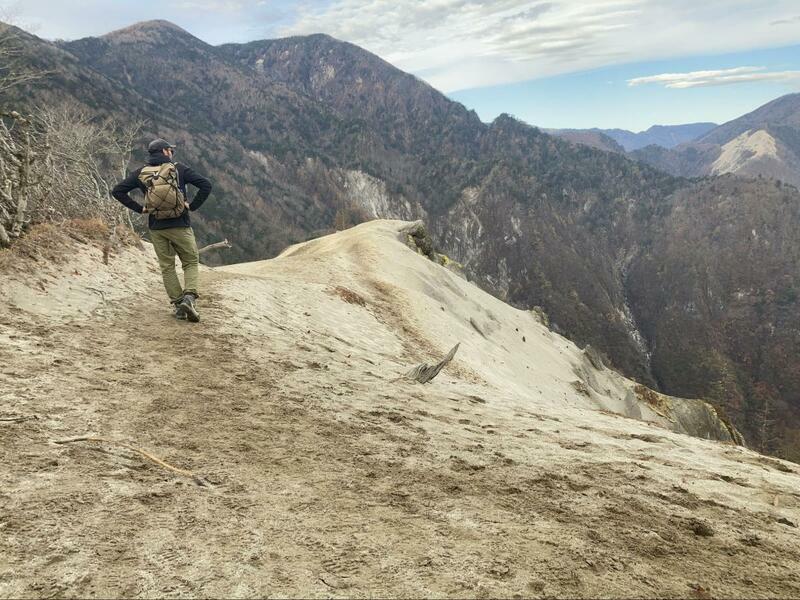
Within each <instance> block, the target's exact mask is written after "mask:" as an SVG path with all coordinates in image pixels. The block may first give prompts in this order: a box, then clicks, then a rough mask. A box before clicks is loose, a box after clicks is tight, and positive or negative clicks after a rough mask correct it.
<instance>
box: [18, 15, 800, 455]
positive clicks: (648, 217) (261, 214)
mask: <svg viewBox="0 0 800 600" xmlns="http://www.w3.org/2000/svg"><path fill="white" fill-rule="evenodd" d="M166 31H167V32H169V31H170V30H166ZM124 35H128V34H124ZM180 35H183V34H180ZM121 39H127V38H124V36H123V38H121ZM187 39H188V40H189V41H190V42H191V38H187ZM42 43H43V44H44V42H42ZM50 46H52V45H50ZM59 48H60V49H61V50H60V51H66V52H70V53H71V54H70V56H71V59H70V60H71V61H74V62H72V63H70V64H71V65H72V67H71V68H72V69H73V71H74V78H73V79H65V78H64V77H62V76H59V77H56V78H55V79H53V80H51V81H49V82H48V85H49V86H50V87H49V89H48V88H46V87H44V88H40V89H39V90H37V89H35V88H33V89H31V90H26V93H29V94H30V95H29V96H20V97H17V98H7V99H5V100H7V101H11V100H15V101H19V102H24V101H30V100H31V99H35V100H40V99H42V98H50V99H51V100H52V98H55V97H59V98H62V99H63V98H65V97H66V98H74V100H75V101H76V102H79V103H81V102H82V103H83V104H84V105H86V106H88V108H91V109H93V110H95V111H96V113H97V114H98V115H106V114H122V115H131V116H133V115H144V116H146V117H147V119H148V120H149V124H148V125H147V126H146V128H145V130H144V131H143V137H149V136H155V135H156V134H158V135H162V136H163V137H166V138H168V139H177V141H178V142H179V143H181V146H180V148H179V152H180V154H179V160H186V161H188V162H190V163H191V164H193V166H197V168H198V169H199V170H201V171H202V172H204V173H206V174H208V175H210V176H211V177H212V179H214V180H215V184H216V190H217V191H216V192H215V195H214V197H212V199H211V200H210V201H209V202H208V203H207V205H206V206H204V207H203V208H204V211H203V214H200V215H197V218H196V219H195V221H194V222H195V226H196V229H197V232H198V236H199V238H200V239H201V241H206V242H208V241H217V240H218V239H222V238H229V239H231V240H232V241H233V242H234V246H235V247H234V248H233V249H231V251H230V254H228V255H227V257H226V260H229V261H241V260H248V259H253V258H263V257H265V256H271V255H274V254H276V253H277V252H279V251H280V250H281V249H282V248H283V247H284V246H286V245H287V244H289V243H293V242H299V241H302V240H303V239H306V238H308V237H309V236H311V235H315V234H318V233H320V232H325V231H330V229H331V228H332V226H333V224H334V223H335V222H346V221H348V220H350V222H351V223H352V222H359V221H362V220H365V219H370V218H379V217H390V218H402V219H406V220H414V219H424V220H425V221H426V222H427V223H428V226H429V229H430V231H431V233H432V235H433V237H434V239H435V240H436V242H437V244H438V245H439V246H440V250H441V251H443V252H445V253H447V254H448V255H450V256H451V257H452V258H453V259H455V260H457V261H459V262H461V263H462V264H464V265H465V269H466V272H467V274H468V276H469V277H470V278H471V279H472V280H474V281H475V282H477V283H479V284H480V285H481V286H482V287H484V288H485V289H487V290H489V291H491V292H492V293H494V294H495V295H496V296H497V297H499V298H501V299H503V300H505V301H507V302H509V303H511V304H512V305H514V306H517V307H521V308H532V307H534V306H539V307H542V309H543V310H544V312H546V313H547V314H548V315H549V318H550V320H551V323H552V324H553V327H554V328H557V330H558V331H560V332H563V333H565V334H568V335H569V336H570V338H571V339H573V340H574V341H575V342H576V343H578V344H579V345H582V346H583V345H586V344H591V345H592V346H594V347H597V348H599V349H600V350H602V351H603V352H604V353H606V355H607V356H608V358H609V362H610V363H611V364H612V365H614V366H615V367H617V368H619V369H621V370H622V371H624V372H625V373H626V374H627V375H629V376H631V377H634V378H636V379H637V380H639V381H641V382H642V383H645V384H648V385H650V386H651V387H652V386H658V387H659V388H660V391H663V392H666V393H670V392H672V391H673V390H677V389H681V390H683V391H684V392H691V393H689V394H688V395H692V396H697V397H703V398H706V399H709V400H711V401H712V402H714V403H715V405H717V406H720V407H722V408H724V409H725V410H726V411H728V412H730V414H731V418H732V419H733V421H734V422H735V423H736V424H737V425H738V426H740V428H741V429H742V430H744V432H745V435H746V437H747V438H749V439H751V440H755V443H756V445H757V446H758V447H762V448H765V449H766V448H767V445H763V444H772V446H770V447H769V448H770V449H771V450H773V451H779V452H781V453H782V454H783V455H785V456H797V457H799V458H800V446H798V447H797V448H795V443H794V442H793V441H792V440H794V439H795V438H793V437H792V436H793V435H794V433H793V432H794V431H796V430H798V429H800V420H798V419H797V418H796V417H795V416H794V415H795V411H796V406H795V405H796V402H795V401H794V398H796V397H800V393H798V394H795V392H794V391H795V390H799V391H800V381H798V379H797V377H796V376H795V375H794V373H795V370H794V367H793V366H792V365H793V364H794V362H793V359H792V358H791V356H793V355H796V356H800V350H798V352H794V348H795V347H796V346H797V341H796V340H792V339H790V338H789V337H785V336H783V334H781V335H779V336H772V337H770V336H767V337H765V338H763V339H756V340H753V339H750V337H749V336H748V335H747V328H748V327H751V326H752V323H755V322H758V323H761V321H762V320H763V319H764V316H763V315H765V314H766V315H770V318H774V319H775V322H780V323H782V324H784V326H785V327H786V328H787V330H788V331H791V330H792V329H793V328H794V327H795V323H794V321H793V320H792V319H793V318H796V314H795V317H792V316H791V315H792V314H793V313H792V310H794V309H796V308H797V297H796V296H795V295H793V292H792V290H794V289H795V288H798V287H800V282H798V281H797V279H798V277H797V274H796V273H795V272H794V271H793V270H792V268H791V267H790V265H788V263H787V262H786V261H784V260H783V259H780V257H774V256H772V255H770V254H769V253H768V252H762V251H761V250H759V251H758V252H754V250H753V247H751V246H753V245H754V244H755V247H757V248H762V245H763V247H765V248H766V247H769V246H770V245H773V246H774V245H775V244H779V243H781V244H782V243H784V241H783V239H782V238H781V239H779V238H778V237H777V236H779V235H780V236H784V235H785V231H786V229H785V227H789V226H791V224H793V223H795V222H796V221H797V220H798V217H797V215H796V214H795V213H793V212H792V211H791V210H788V209H787V206H791V205H792V199H793V198H796V194H797V192H796V191H792V190H790V189H788V188H783V187H779V186H776V185H775V184H774V183H772V182H768V181H761V182H759V181H749V180H741V181H740V180H733V179H728V178H721V179H719V180H716V179H712V180H703V181H699V182H692V181H687V180H686V179H683V178H679V177H673V176H669V175H668V174H665V173H663V172H661V171H658V170H656V169H655V168H651V167H649V166H647V165H642V164H640V163H637V162H634V161H631V160H629V159H628V158H626V157H624V156H621V155H619V154H616V153H611V152H602V151H599V150H595V149H592V148H588V147H585V146H581V145H576V144H571V143H569V142H567V141H564V140H560V139H558V138H556V137H553V136H550V135H547V134H546V133H544V132H542V131H540V130H538V129H537V128H535V127H531V126H528V125H526V124H523V123H521V122H519V121H517V120H515V119H513V118H511V117H510V116H508V115H501V116H500V117H498V118H497V119H495V121H494V122H493V123H491V124H489V125H486V124H483V123H481V122H480V120H479V119H477V116H476V115H474V113H471V112H470V111H468V110H467V109H466V108H465V107H463V106H462V105H460V104H457V103H453V102H452V101H449V100H448V99H447V98H446V97H445V96H444V95H442V94H440V93H438V92H436V90H434V89H433V88H431V87H430V86H428V85H427V84H424V83H421V82H420V81H419V80H418V79H416V78H414V77H413V76H410V75H407V74H402V72H399V71H397V70H396V69H395V68H394V67H391V65H388V63H386V62H385V61H382V60H380V59H379V58H377V57H375V56H374V55H372V54H370V53H368V52H366V51H363V50H360V49H358V48H357V47H356V46H353V45H347V44H343V43H341V42H338V41H336V40H334V39H333V38H328V37H320V36H317V37H314V38H312V39H307V38H291V39H290V40H289V41H286V40H276V41H268V42H256V43H254V44H251V45H245V46H244V47H238V46H228V47H223V48H217V47H212V46H208V45H207V44H202V45H200V44H194V42H191V44H190V45H189V46H188V47H186V48H184V47H183V46H181V45H178V50H179V51H177V52H175V53H174V54H173V55H170V56H169V60H166V57H165V55H164V54H163V52H159V50H158V49H157V48H153V46H152V45H151V44H149V43H148V44H143V45H142V44H140V43H139V42H138V41H136V39H135V38H132V39H130V40H129V42H125V43H124V44H118V45H115V44H111V43H109V42H108V41H107V40H106V41H103V40H99V41H98V40H97V39H91V38H90V39H86V40H78V41H76V42H69V43H62V44H59ZM38 49H39V46H37V52H38ZM37 52H32V54H34V55H36V54H37ZM198 56H200V57H201V58H202V60H200V61H198V59H197V57H198ZM259 60H262V61H263V62H262V63H261V65H262V67H263V65H267V66H268V67H269V68H268V69H267V68H261V69H260V70H259V68H258V64H259V63H258V61H259ZM331 68H333V71H331ZM79 76H80V77H83V78H84V79H83V80H82V81H84V85H83V88H81V89H78V88H77V86H76V85H75V82H76V81H77V80H78V78H79ZM359 78H360V80H361V81H360V84H359ZM109 86H111V87H112V88H113V89H114V90H125V89H134V90H135V89H137V88H140V89H147V90H148V99H147V100H146V101H142V102H141V103H139V102H138V98H139V96H138V95H137V96H134V99H137V101H136V102H131V101H130V98H128V99H125V98H124V97H122V96H121V95H120V93H119V92H118V91H117V92H114V93H115V94H116V95H112V96H108V95H107V94H105V91H106V90H107V89H108V88H109ZM26 98H27V100H26ZM109 98H111V99H110V100H109ZM142 158H143V156H142V153H141V152H140V153H139V154H137V155H136V156H135V161H136V160H141V159H142ZM135 161H134V162H135ZM730 203H735V204H737V205H738V206H741V213H740V214H739V218H740V220H741V222H742V227H744V228H745V229H744V231H749V230H755V231H757V232H758V236H759V237H758V240H757V243H756V242H752V241H748V240H749V239H750V238H748V237H746V238H744V239H740V238H737V237H733V236H728V235H721V234H720V232H718V231H716V230H715V229H714V226H715V224H716V223H717V222H718V221H720V220H721V219H723V218H727V216H726V215H728V212H729V205H730ZM698 204H702V205H703V206H706V207H707V210H705V211H703V212H700V213H698V212H696V211H695V209H696V206H697V205H698ZM762 204H764V205H768V206H771V207H773V208H774V209H775V211H774V215H770V214H768V213H767V214H765V213H762V207H761V205H762ZM692 211H695V213H694V214H697V216H698V218H699V219H700V220H699V221H698V222H696V223H692V222H686V221H684V220H683V219H681V218H678V217H679V216H680V215H683V214H687V213H691V212H692ZM778 215H780V216H781V219H783V220H784V221H785V222H781V221H778V220H777V219H778ZM701 232H702V234H703V235H702V236H700V233H701ZM722 233H724V231H723V232H722ZM709 235H710V236H712V238H713V239H721V240H724V245H723V246H720V247H715V246H712V247H711V248H709V249H708V251H709V252H711V251H713V252H720V255H721V256H725V255H727V254H730V255H732V256H735V257H736V260H734V261H727V260H726V261H718V264H716V263H713V262H709V261H708V259H707V257H705V256H703V255H700V254H699V253H695V254H692V253H691V252H687V251H686V249H685V248H681V247H679V246H676V245H674V244H670V243H669V240H670V239H671V238H674V239H684V238H687V237H688V238H691V239H695V238H697V239H700V240H703V239H705V237H706V236H709ZM751 237H752V236H751ZM655 246H660V247H661V249H662V250H661V252H660V253H658V254H655V255H654V254H653V247H655ZM762 250H763V248H762ZM788 250H789V251H788V252H787V256H794V253H795V250H796V249H795V248H793V247H792V246H791V245H790V246H789V247H788ZM787 260H788V259H787ZM643 265H650V268H649V269H645V268H643ZM677 265H682V267H681V268H677ZM667 270H670V273H673V274H672V275H671V276H670V277H669V278H666V277H664V276H663V273H665V272H667ZM675 281H680V282H681V283H682V285H683V286H684V287H683V288H680V289H679V288H677V287H676V286H675V285H674V283H675ZM648 290H651V291H648ZM739 294H744V295H743V296H741V297H740V296H739ZM661 296H663V297H664V299H665V301H664V302H661V301H660V297H661ZM710 298H711V299H713V300H710ZM697 307H704V308H703V311H699V310H698V309H697ZM712 308H713V310H712ZM798 312H800V311H798ZM667 318H669V319H671V321H670V323H671V325H670V326H669V327H666V326H662V325H661V323H662V321H663V320H664V319H667ZM748 319H749V321H748ZM664 322H666V321H664ZM768 322H769V321H768ZM748 323H750V325H748ZM743 325H744V329H742V326H743ZM720 327H722V329H720ZM751 328H752V327H751ZM718 331H722V332H723V333H722V334H719V333H717V332H718ZM745 339H746V340H747V341H748V343H750V344H751V345H753V348H752V352H751V351H750V350H748V349H747V348H745V347H743V346H742V342H743V340H745ZM732 348H735V349H736V350H735V351H733V350H731V349H732ZM771 352H773V353H783V354H785V355H786V356H788V357H790V358H788V359H787V360H786V361H785V364H786V368H785V369H783V370H779V371H778V372H773V371H772V370H771V369H769V368H767V367H765V366H764V365H763V360H762V359H760V358H758V357H762V356H766V355H768V354H769V353H771ZM793 352H794V354H793ZM756 363H757V364H758V365H759V366H758V367H756V366H754V365H755V364H756ZM673 364H681V365H686V366H687V367H692V368H689V369H688V370H687V371H686V373H688V374H689V375H690V376H682V374H681V372H680V370H676V369H673V368H672V367H671V365H673ZM695 366H698V368H694V367H695ZM684 395H685V394H684ZM765 407H767V408H768V409H769V410H771V411H774V412H775V414H779V415H782V417H783V418H782V419H781V420H780V421H779V422H776V425H775V428H776V431H771V432H770V435H769V436H768V438H764V440H760V439H759V437H758V436H759V435H760V433H759V431H760V429H759V428H758V427H757V426H756V423H757V422H758V415H759V414H760V413H759V411H761V410H762V409H764V408H765ZM770 440H772V441H770ZM775 440H778V441H775ZM762 442H763V444H762Z"/></svg>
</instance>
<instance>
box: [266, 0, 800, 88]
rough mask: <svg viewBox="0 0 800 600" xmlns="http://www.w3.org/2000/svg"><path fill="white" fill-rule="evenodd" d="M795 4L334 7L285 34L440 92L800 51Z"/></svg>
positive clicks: (656, 1) (553, 2)
mask: <svg viewBox="0 0 800 600" xmlns="http://www.w3.org/2000/svg"><path fill="white" fill-rule="evenodd" d="M796 9H797V1H796V0H704V1H703V2H698V1H697V0H492V1H487V0H331V1H330V2H329V3H328V4H327V5H325V6H322V7H321V6H320V3H319V2H313V1H312V2H307V3H306V4H302V5H300V6H299V8H298V9H297V11H296V13H295V17H294V19H292V20H291V22H290V23H289V24H288V25H285V26H283V27H281V28H280V29H279V30H278V31H277V33H278V34H280V35H295V34H308V33H317V32H323V33H328V34H330V35H333V36H334V37H337V38H339V39H344V40H347V41H350V42H353V43H355V44H358V45H360V46H363V47H365V48H366V49H368V50H370V51H372V52H374V53H376V54H378V55H379V56H381V57H383V58H385V59H386V60H388V61H389V62H391V63H393V64H395V65H396V66H398V67H399V68H401V69H404V70H407V71H411V72H413V73H416V74H418V75H419V76H421V77H423V78H424V79H426V80H427V81H428V82H430V83H431V84H433V85H434V86H435V87H438V88H439V89H442V90H444V91H454V90H458V89H465V88H470V87H480V86H487V85H493V84H503V83H511V82H514V81H522V80H526V79H533V78H536V77H544V76H549V75H556V74H560V73H568V72H574V71H579V70H584V69H591V68H597V67H602V66H606V65H610V64H621V63H626V62H638V61H644V60H654V59H666V58H673V57H679V56H687V55H691V54H710V53H722V52H733V51H737V50H745V49H753V48H759V47H774V46H779V45H789V44H794V43H800V28H794V27H775V26H774V25H775V24H776V23H777V22H781V21H784V20H787V19H791V18H793V16H794V15H795V14H796Z"/></svg>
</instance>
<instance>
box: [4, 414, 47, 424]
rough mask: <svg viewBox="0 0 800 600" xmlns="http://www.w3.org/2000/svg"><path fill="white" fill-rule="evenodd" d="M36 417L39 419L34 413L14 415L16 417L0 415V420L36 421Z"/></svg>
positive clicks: (15, 421)
mask: <svg viewBox="0 0 800 600" xmlns="http://www.w3.org/2000/svg"><path fill="white" fill-rule="evenodd" d="M38 419H39V417H37V416H36V415H27V416H24V415H19V416H16V417H0V422H3V423H22V422H23V421H31V420H33V421H36V420H38Z"/></svg>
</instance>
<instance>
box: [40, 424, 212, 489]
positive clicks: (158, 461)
mask: <svg viewBox="0 0 800 600" xmlns="http://www.w3.org/2000/svg"><path fill="white" fill-rule="evenodd" d="M72 442H95V443H98V444H111V445H112V446H122V447H123V448H127V449H128V450H130V451H132V452H136V453H137V454H139V455H140V456H143V457H145V458H146V459H147V460H150V461H152V462H154V463H156V464H157V465H159V466H161V467H164V468H165V469H167V470H169V471H172V472H173V473H177V474H178V475H183V476H184V477H189V478H191V479H192V480H194V482H195V483H196V484H197V485H199V486H203V487H208V486H210V485H211V484H210V483H209V482H208V481H206V480H205V479H203V478H202V477H200V476H199V475H196V474H195V473H193V472H192V471H187V470H185V469H179V468H178V467H173V466H172V465H171V464H169V463H166V462H164V461H163V460H161V459H160V458H158V457H156V456H153V455H152V454H150V453H149V452H145V451H144V450H142V449H140V448H136V447H134V446H131V445H130V444H126V443H125V442H119V441H116V440H110V439H108V438H102V437H88V436H81V437H74V438H68V439H66V440H53V443H54V444H71V443H72Z"/></svg>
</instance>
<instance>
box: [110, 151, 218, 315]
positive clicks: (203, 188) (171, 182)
mask: <svg viewBox="0 0 800 600" xmlns="http://www.w3.org/2000/svg"><path fill="white" fill-rule="evenodd" d="M147 151H148V152H149V154H150V156H149V158H148V160H147V165H145V166H144V167H141V168H139V169H136V170H135V171H133V172H132V173H130V174H129V175H128V176H127V177H126V178H125V179H124V180H123V181H121V182H120V183H118V184H117V185H116V186H114V189H113V190H112V191H111V195H112V196H113V197H114V198H115V199H116V200H119V201H120V202H121V203H122V204H124V205H125V206H127V207H128V208H129V209H131V210H132V211H133V212H137V213H140V214H147V215H148V226H149V228H150V241H151V242H153V248H154V249H155V251H156V256H157V257H158V264H159V266H160V267H161V275H162V277H163V278H164V287H165V288H166V289H167V294H168V295H169V299H170V302H171V303H172V304H173V305H174V306H175V317H176V318H178V319H182V320H183V319H188V320H189V321H192V322H193V323H197V322H198V321H199V320H200V314H199V313H198V312H197V307H196V306H195V301H196V300H197V298H199V294H198V292H197V286H198V262H199V255H198V252H197V242H196V241H195V239H194V231H193V230H192V227H191V223H190V220H189V211H195V210H197V209H198V208H200V207H201V206H202V205H203V202H205V201H206V198H208V195H209V194H210V193H211V182H209V181H208V179H206V178H205V177H202V176H201V175H199V174H197V173H195V172H194V171H193V170H192V169H190V168H189V167H187V166H186V165H182V164H180V163H174V162H173V160H172V159H173V156H174V153H175V146H173V145H172V144H170V143H169V142H167V141H165V140H162V139H161V138H159V139H156V140H153V141H152V142H150V144H149V146H148V147H147ZM187 183H188V184H191V185H193V186H195V187H196V188H197V193H196V194H195V196H194V199H193V200H192V202H191V203H189V202H187V199H188V196H187V193H186V184H187ZM137 188H138V189H139V190H141V191H142V193H143V194H144V197H145V202H144V206H142V205H141V204H139V203H138V202H136V201H135V200H133V199H132V198H131V197H130V195H129V192H131V191H133V190H135V189H137ZM175 254H177V255H178V257H180V259H181V267H182V268H183V277H184V285H183V286H181V282H180V279H178V274H177V273H176V272H175Z"/></svg>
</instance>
